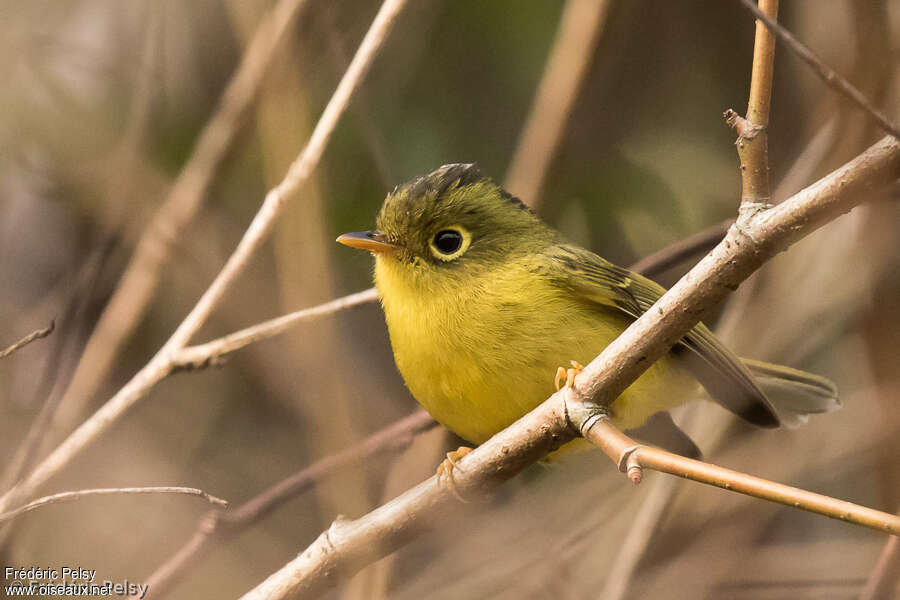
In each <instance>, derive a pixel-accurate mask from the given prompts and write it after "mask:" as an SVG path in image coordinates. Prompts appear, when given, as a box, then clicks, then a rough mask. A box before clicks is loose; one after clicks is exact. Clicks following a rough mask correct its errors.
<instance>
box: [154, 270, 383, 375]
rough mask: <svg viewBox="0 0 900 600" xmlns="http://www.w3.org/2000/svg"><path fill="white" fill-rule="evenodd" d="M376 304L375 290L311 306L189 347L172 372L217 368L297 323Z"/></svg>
mask: <svg viewBox="0 0 900 600" xmlns="http://www.w3.org/2000/svg"><path fill="white" fill-rule="evenodd" d="M376 300H378V292H376V291H375V288H369V289H367V290H363V291H361V292H357V293H355V294H349V295H347V296H342V297H341V298H337V299H335V300H331V301H330V302H325V303H323V304H319V305H317V306H313V307H312V308H304V309H302V310H298V311H295V312H292V313H289V314H286V315H282V316H280V317H276V318H274V319H270V320H268V321H263V322H262V323H257V324H256V325H253V326H252V327H247V328H246V329H241V330H240V331H235V332H234V333H230V334H228V335H226V336H223V337H220V338H217V339H215V340H212V341H210V342H207V343H205V344H200V345H196V346H188V347H187V348H184V349H182V350H181V351H179V352H178V353H176V354H175V356H174V357H173V358H172V363H173V368H174V369H175V370H193V369H203V368H206V367H208V366H210V365H213V366H217V365H219V364H221V363H222V362H223V361H224V359H225V357H226V356H228V355H229V354H231V353H232V352H237V351H238V350H240V349H241V348H244V347H246V346H249V345H250V344H253V343H255V342H259V341H262V340H266V339H269V338H271V337H274V336H276V335H279V334H281V333H284V332H285V331H287V330H288V329H290V328H291V327H293V326H295V325H297V324H299V323H302V322H304V321H310V320H313V319H316V318H319V317H323V316H326V315H330V314H334V313H336V312H338V311H341V310H345V309H348V308H352V307H354V306H359V305H360V304H366V303H369V302H375V301H376Z"/></svg>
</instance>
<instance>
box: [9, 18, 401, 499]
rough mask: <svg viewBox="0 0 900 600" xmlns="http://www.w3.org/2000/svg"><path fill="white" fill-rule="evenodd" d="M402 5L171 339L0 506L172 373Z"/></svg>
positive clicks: (299, 181)
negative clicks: (176, 361) (176, 358)
mask: <svg viewBox="0 0 900 600" xmlns="http://www.w3.org/2000/svg"><path fill="white" fill-rule="evenodd" d="M404 5H405V0H385V2H384V4H382V6H381V9H380V10H379V11H378V14H377V15H376V17H375V20H374V21H373V23H372V25H371V27H370V28H369V31H368V32H367V33H366V35H365V37H364V38H363V40H362V43H361V44H360V46H359V49H358V50H357V52H356V55H355V56H354V57H353V61H352V62H351V63H350V66H349V67H348V69H347V72H346V73H344V76H343V78H342V79H341V82H340V83H339V84H338V87H337V89H336V90H335V92H334V95H332V97H331V99H330V100H329V102H328V105H327V106H326V107H325V110H324V112H323V113H322V116H321V117H320V118H319V122H318V123H317V124H316V127H315V129H314V130H313V133H312V136H311V137H310V139H309V142H308V143H307V145H306V147H305V148H304V149H303V151H302V152H301V153H300V155H299V157H298V158H297V160H296V161H295V162H294V163H293V164H292V165H291V167H290V169H289V170H288V173H287V175H286V176H285V178H284V180H283V181H282V182H281V183H280V184H279V185H278V186H276V187H275V188H274V189H272V190H270V191H269V192H268V193H267V194H266V199H265V201H264V202H263V205H262V207H261V208H260V209H259V212H257V214H256V216H255V217H254V219H253V221H252V222H251V223H250V226H249V227H248V228H247V231H246V232H245V233H244V237H243V238H242V239H241V241H240V243H239V244H238V247H237V248H236V249H235V251H234V253H233V254H232V255H231V256H230V257H229V259H228V261H227V263H226V264H225V266H224V267H223V269H222V271H220V272H219V274H218V275H217V276H216V278H215V280H214V281H213V283H212V285H210V287H209V288H208V289H207V290H206V292H205V293H204V294H203V296H202V297H201V298H200V300H199V301H198V302H197V304H196V305H195V306H194V308H193V309H192V310H191V312H190V313H189V314H188V315H187V317H185V319H184V321H182V323H181V324H180V325H179V326H178V328H177V329H176V330H175V332H174V333H173V334H172V336H171V337H170V338H169V340H168V341H167V342H166V343H165V344H164V345H163V347H162V348H161V349H160V350H159V351H158V352H157V353H156V355H155V356H154V357H153V358H152V359H150V361H149V362H148V363H147V364H146V365H145V366H144V367H143V368H142V369H141V370H140V371H138V373H137V374H136V375H135V376H134V377H132V379H131V380H130V381H129V382H128V383H127V384H125V386H124V387H123V388H122V389H120V390H119V391H118V392H117V393H116V394H115V395H114V396H113V397H112V398H111V399H110V400H109V401H107V402H106V404H104V405H103V406H102V407H101V408H100V409H99V410H98V411H97V412H96V413H94V415H92V416H91V417H90V418H89V419H88V420H87V421H85V422H84V423H83V424H82V425H81V426H80V427H78V429H76V430H75V431H74V432H72V434H71V435H69V437H68V438H66V439H65V440H64V441H63V442H62V444H60V445H59V446H58V447H57V448H56V449H55V450H54V451H53V452H52V453H50V455H49V456H47V458H45V459H44V461H43V462H41V463H40V464H39V465H38V466H37V467H36V468H35V470H34V471H33V472H32V473H31V474H30V475H29V476H28V477H27V478H26V479H25V480H23V481H22V482H21V483H19V484H18V485H17V486H16V487H14V488H12V489H11V490H10V491H8V492H7V493H6V494H4V495H3V497H2V498H0V511H3V510H8V507H9V506H10V505H11V504H13V503H14V502H16V501H17V500H18V499H19V498H22V497H25V496H28V495H30V494H32V493H33V492H34V490H35V489H36V488H37V486H39V485H41V484H42V483H44V482H45V481H46V480H47V479H49V478H50V477H51V476H53V475H54V474H56V473H58V472H59V471H60V470H61V469H62V468H63V467H65V466H66V465H67V464H68V463H69V461H71V460H72V459H73V458H74V457H75V456H77V455H78V453H79V452H81V451H82V450H83V449H84V448H86V447H87V446H88V445H89V444H90V443H92V442H93V441H95V440H96V439H97V438H98V437H99V436H100V435H101V434H102V433H103V432H104V431H106V429H108V428H109V427H110V426H111V425H112V424H113V423H115V422H116V421H117V420H118V419H119V418H121V417H122V415H124V414H125V413H126V412H127V411H128V410H129V409H130V408H131V407H132V406H134V405H135V404H136V403H137V402H138V401H139V400H140V399H141V398H143V397H144V396H145V395H146V394H147V392H149V390H150V389H151V388H153V386H155V385H156V384H157V383H158V382H159V381H161V380H162V379H164V378H165V377H167V376H168V375H169V374H170V373H171V372H172V370H173V368H174V366H175V363H174V361H173V357H174V356H175V355H176V354H177V353H178V352H179V351H180V350H181V349H183V348H184V346H185V345H186V344H187V342H188V341H189V339H190V338H191V336H192V335H193V334H194V333H195V332H196V331H197V329H199V328H200V327H201V326H202V325H203V323H204V322H205V321H206V319H207V318H208V317H209V315H210V313H211V312H212V310H213V309H214V308H215V306H216V305H217V304H218V303H219V301H220V300H221V299H222V296H223V295H224V294H225V291H226V290H227V289H228V287H229V286H230V285H231V284H232V283H233V282H234V280H235V278H236V277H237V276H238V274H240V273H241V271H243V270H244V268H245V267H246V265H247V264H248V262H249V260H250V257H251V255H252V254H253V252H254V251H255V250H256V249H258V248H259V246H260V245H261V244H262V242H263V240H264V239H265V238H266V236H267V235H268V233H269V232H270V231H271V229H272V227H273V226H274V223H275V221H276V220H277V218H278V217H279V215H280V214H281V213H282V211H283V209H284V206H285V203H286V202H287V199H288V197H290V196H292V195H293V194H295V193H296V192H297V191H298V190H299V189H300V188H301V187H302V185H303V183H304V182H305V181H306V179H307V178H308V177H309V175H310V173H311V172H312V170H313V169H314V168H315V167H316V165H318V163H319V159H320V158H321V157H322V152H323V151H324V149H325V145H326V143H327V142H328V139H329V138H330V136H331V132H332V131H334V127H335V125H336V124H337V121H338V119H339V118H340V116H341V115H342V114H343V113H344V111H345V110H346V108H347V105H348V103H349V101H350V98H351V96H352V95H353V92H354V91H355V90H356V89H357V88H358V87H359V84H360V82H361V81H362V78H363V76H364V75H365V74H366V72H367V71H368V68H369V67H370V66H371V64H372V61H373V59H374V58H375V56H376V54H377V53H378V50H379V49H380V48H381V46H382V44H383V42H384V39H385V37H386V36H387V34H388V32H389V31H390V28H391V26H392V25H393V23H394V21H395V19H396V17H397V16H398V14H399V12H400V10H401V9H402V8H403V6H404Z"/></svg>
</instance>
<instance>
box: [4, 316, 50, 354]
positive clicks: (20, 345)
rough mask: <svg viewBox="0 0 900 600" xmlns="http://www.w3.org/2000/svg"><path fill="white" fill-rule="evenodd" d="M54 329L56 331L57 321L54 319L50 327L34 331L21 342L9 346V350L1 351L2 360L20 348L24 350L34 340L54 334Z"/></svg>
mask: <svg viewBox="0 0 900 600" xmlns="http://www.w3.org/2000/svg"><path fill="white" fill-rule="evenodd" d="M54 329H56V319H53V320H52V321H50V325H48V326H47V327H44V328H43V329H37V330H35V331H32V332H31V333H29V334H28V335H26V336H25V337H23V338H22V339H21V340H19V341H18V342H16V343H15V344H13V345H12V346H9V347H8V348H6V349H4V350H0V358H6V357H7V356H9V355H10V354H12V353H13V352H15V351H16V350H19V349H20V348H24V347H25V346H27V345H28V344H30V343H31V342H33V341H34V340H39V339H41V338H45V337H47V336H48V335H50V334H51V333H53V330H54Z"/></svg>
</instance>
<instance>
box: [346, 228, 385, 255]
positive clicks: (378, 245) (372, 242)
mask: <svg viewBox="0 0 900 600" xmlns="http://www.w3.org/2000/svg"><path fill="white" fill-rule="evenodd" d="M337 241H338V243H340V244H344V245H345V246H350V247H351V248H359V249H360V250H368V251H369V252H372V253H391V252H394V251H396V250H397V248H398V246H397V245H395V244H392V243H390V242H389V241H388V239H387V236H386V235H385V234H383V233H381V232H379V231H356V232H354V233H345V234H343V235H340V236H338V239H337Z"/></svg>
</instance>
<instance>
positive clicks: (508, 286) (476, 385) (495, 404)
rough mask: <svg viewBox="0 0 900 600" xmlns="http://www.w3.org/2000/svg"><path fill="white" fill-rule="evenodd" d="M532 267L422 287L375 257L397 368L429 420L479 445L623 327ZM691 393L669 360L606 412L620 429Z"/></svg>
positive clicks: (521, 264) (520, 265)
mask: <svg viewBox="0 0 900 600" xmlns="http://www.w3.org/2000/svg"><path fill="white" fill-rule="evenodd" d="M533 260H534V259H532V258H523V259H521V260H519V261H510V262H509V263H507V264H505V265H504V267H503V268H502V269H493V270H491V271H490V272H489V273H485V274H484V275H480V276H479V275H476V276H470V277H467V278H466V284H465V285H461V286H456V285H453V284H452V283H451V281H450V280H449V279H448V280H445V281H444V282H443V283H438V285H435V278H434V277H429V285H428V287H427V291H426V288H425V287H424V286H422V285H420V284H418V283H417V278H416V276H415V273H414V271H413V270H414V269H416V268H420V269H422V268H428V267H412V266H410V265H408V264H402V263H399V262H398V261H396V260H395V259H393V258H392V257H383V256H377V257H376V265H375V282H376V287H377V288H378V292H379V295H380V297H381V301H382V305H383V308H384V314H385V318H386V320H387V325H388V331H389V333H390V337H391V345H392V347H393V350H394V358H395V360H396V363H397V367H398V369H399V370H400V373H401V375H403V378H404V380H405V381H406V385H407V386H408V387H409V389H410V391H411V392H412V394H413V396H415V398H416V400H418V401H419V403H420V404H422V406H423V407H424V408H425V409H426V410H428V412H429V413H431V415H432V416H434V418H435V419H437V420H438V421H440V422H441V423H443V424H444V425H446V426H447V427H449V428H450V429H451V430H453V431H454V432H456V433H457V434H458V435H459V436H460V437H462V438H465V439H466V440H469V441H471V442H474V443H479V444H480V443H482V442H483V441H485V440H486V439H488V438H489V437H490V436H491V435H493V434H494V433H496V432H497V431H500V430H501V429H503V428H504V427H506V426H507V425H509V424H511V423H512V422H513V421H515V420H516V419H518V418H519V417H521V416H522V415H524V414H525V413H526V412H528V411H529V410H531V409H532V408H534V407H535V406H537V405H538V404H539V403H541V402H542V401H543V400H545V399H546V398H547V397H548V396H549V395H550V394H552V393H553V391H554V387H553V379H554V375H555V373H556V369H557V367H559V366H568V364H569V361H570V360H576V361H579V362H581V363H583V364H587V363H588V362H589V361H590V360H591V359H593V358H594V357H595V356H596V355H597V354H599V353H600V352H601V351H602V350H603V348H605V347H606V345H607V344H609V343H610V342H611V341H612V340H613V339H615V337H616V336H618V334H619V333H621V332H622V331H623V330H624V329H625V327H626V326H627V325H628V323H629V319H628V318H627V317H625V316H624V315H620V314H618V313H616V312H614V311H612V310H608V309H604V308H602V307H599V306H595V305H590V304H587V303H585V302H583V301H581V300H577V299H574V298H572V297H571V296H569V295H568V294H567V292H566V290H564V289H560V288H558V287H556V286H553V285H552V284H551V282H549V281H547V280H545V279H544V278H542V277H539V276H536V275H534V274H533V271H534V266H535V265H534V264H533ZM696 387H697V384H696V383H695V382H694V380H693V379H692V378H691V377H690V375H688V374H687V373H686V372H685V371H683V370H682V369H681V368H678V367H677V366H676V365H675V364H674V363H673V361H671V360H667V359H663V360H661V361H659V362H657V363H656V364H655V365H653V366H652V367H651V368H650V369H649V370H648V371H647V372H645V373H644V375H642V376H641V377H640V378H639V379H638V380H637V381H636V382H635V383H634V384H632V385H631V386H630V387H629V388H628V389H627V390H626V391H625V392H624V393H623V394H622V396H620V397H619V398H618V399H617V400H616V402H615V403H613V405H612V413H613V420H614V422H615V424H616V425H618V426H619V427H621V428H623V429H628V428H632V427H637V426H640V425H641V424H642V423H643V422H644V421H645V420H646V419H647V417H649V416H650V415H651V414H653V413H655V412H658V411H660V410H665V409H668V408H672V407H673V406H677V405H679V404H682V403H683V402H685V401H686V400H687V399H689V396H691V395H692V393H693V391H694V390H695V389H696Z"/></svg>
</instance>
